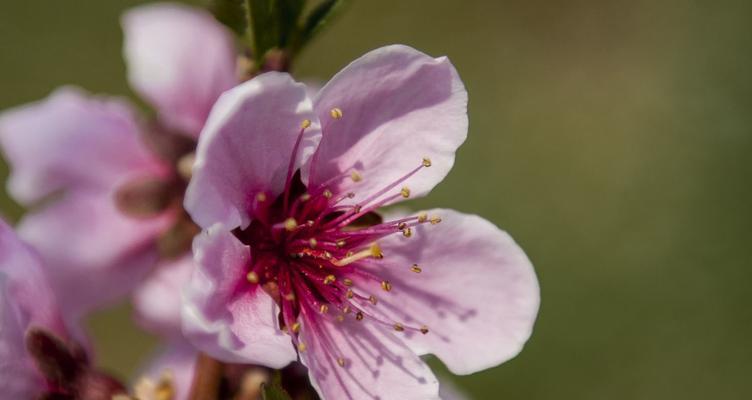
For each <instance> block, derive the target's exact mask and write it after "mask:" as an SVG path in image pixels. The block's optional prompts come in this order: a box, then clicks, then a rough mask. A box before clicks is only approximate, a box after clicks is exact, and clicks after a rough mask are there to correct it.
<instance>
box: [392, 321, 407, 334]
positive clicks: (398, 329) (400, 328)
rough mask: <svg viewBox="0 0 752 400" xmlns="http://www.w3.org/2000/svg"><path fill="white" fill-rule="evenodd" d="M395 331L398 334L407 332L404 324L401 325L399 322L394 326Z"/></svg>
mask: <svg viewBox="0 0 752 400" xmlns="http://www.w3.org/2000/svg"><path fill="white" fill-rule="evenodd" d="M394 330H395V331H397V332H403V331H404V330H405V327H404V326H402V324H400V323H399V322H397V323H396V324H394Z"/></svg>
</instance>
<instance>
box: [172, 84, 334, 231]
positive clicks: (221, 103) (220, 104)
mask: <svg viewBox="0 0 752 400" xmlns="http://www.w3.org/2000/svg"><path fill="white" fill-rule="evenodd" d="M304 120H307V121H310V126H308V127H307V128H306V129H305V132H304V136H303V139H302V141H301V143H300V148H299V150H298V155H297V158H296V160H297V161H296V163H295V165H296V166H299V165H301V164H302V162H303V161H305V160H306V159H307V158H308V157H309V156H310V155H311V153H312V152H313V149H314V148H315V146H316V145H317V143H318V141H319V139H320V130H319V124H318V122H317V121H318V119H317V118H316V117H315V114H314V113H313V108H312V103H311V100H310V99H309V98H308V96H307V95H306V90H305V86H304V85H303V84H300V83H297V82H295V81H293V80H292V78H291V77H290V75H288V74H285V73H278V72H268V73H265V74H262V75H259V76H257V77H256V78H254V79H251V80H250V81H248V82H246V83H243V84H242V85H240V86H237V87H235V88H233V89H231V90H229V91H227V92H225V93H224V94H223V95H222V97H220V99H219V100H218V101H217V103H216V105H215V106H214V108H213V109H212V112H211V115H210V117H209V120H208V122H207V123H206V126H205V127H204V131H203V133H202V134H201V138H200V140H199V144H198V149H197V151H196V163H195V164H194V167H193V178H192V179H191V183H190V185H189V186H188V190H187V192H186V199H185V208H186V210H188V212H189V213H190V214H191V216H192V217H193V219H194V220H195V221H196V222H197V223H198V224H199V225H201V226H202V227H203V228H207V227H209V226H211V225H212V224H214V223H222V224H224V225H226V226H228V227H229V228H230V229H233V228H235V227H238V226H243V227H245V226H247V225H248V223H250V216H249V213H248V211H249V207H250V205H251V202H252V201H253V199H254V196H256V194H258V193H261V192H263V193H266V195H268V196H269V198H270V199H273V198H274V197H276V195H278V194H279V193H281V192H282V190H283V188H284V185H285V178H286V174H287V169H288V165H289V163H290V159H291V157H292V155H293V149H294V147H295V143H296V141H297V139H298V136H299V134H300V132H301V124H302V123H303V121H304ZM296 168H297V167H296Z"/></svg>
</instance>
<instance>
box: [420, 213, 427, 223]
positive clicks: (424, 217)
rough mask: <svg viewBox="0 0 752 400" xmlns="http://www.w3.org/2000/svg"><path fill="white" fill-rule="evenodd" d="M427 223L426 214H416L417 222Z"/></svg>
mask: <svg viewBox="0 0 752 400" xmlns="http://www.w3.org/2000/svg"><path fill="white" fill-rule="evenodd" d="M426 221H428V214H427V213H424V212H422V213H420V214H418V222H426Z"/></svg>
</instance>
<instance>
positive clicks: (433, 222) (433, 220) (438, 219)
mask: <svg viewBox="0 0 752 400" xmlns="http://www.w3.org/2000/svg"><path fill="white" fill-rule="evenodd" d="M439 222H441V217H439V216H438V215H434V216H433V217H431V225H436V224H438V223H439Z"/></svg>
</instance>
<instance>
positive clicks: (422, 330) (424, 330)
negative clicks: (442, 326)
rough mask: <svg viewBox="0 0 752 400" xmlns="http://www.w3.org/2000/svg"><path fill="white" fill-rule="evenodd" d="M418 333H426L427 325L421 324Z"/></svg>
mask: <svg viewBox="0 0 752 400" xmlns="http://www.w3.org/2000/svg"><path fill="white" fill-rule="evenodd" d="M420 333H422V334H424V335H425V334H426V333H428V327H427V326H425V325H423V326H421V327H420Z"/></svg>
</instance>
